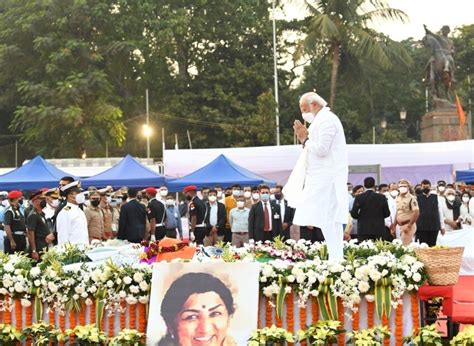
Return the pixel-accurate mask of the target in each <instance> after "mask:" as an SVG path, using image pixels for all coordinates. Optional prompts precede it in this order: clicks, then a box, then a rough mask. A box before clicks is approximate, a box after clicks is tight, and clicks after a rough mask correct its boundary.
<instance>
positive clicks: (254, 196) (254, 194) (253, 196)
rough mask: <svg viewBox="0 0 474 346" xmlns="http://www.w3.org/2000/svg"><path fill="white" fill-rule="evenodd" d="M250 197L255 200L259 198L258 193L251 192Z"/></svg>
mask: <svg viewBox="0 0 474 346" xmlns="http://www.w3.org/2000/svg"><path fill="white" fill-rule="evenodd" d="M252 198H253V199H254V200H255V201H257V200H259V199H260V194H258V193H253V194H252Z"/></svg>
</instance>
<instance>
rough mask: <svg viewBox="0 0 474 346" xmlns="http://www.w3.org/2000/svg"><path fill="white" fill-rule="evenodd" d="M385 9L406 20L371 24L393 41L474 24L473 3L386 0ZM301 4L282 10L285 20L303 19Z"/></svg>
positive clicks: (298, 0) (470, 0) (298, 1)
mask: <svg viewBox="0 0 474 346" xmlns="http://www.w3.org/2000/svg"><path fill="white" fill-rule="evenodd" d="M387 2H388V4H389V6H391V7H394V8H397V9H400V10H402V11H404V12H405V13H406V14H407V15H408V17H409V19H408V22H406V23H400V22H389V21H383V22H379V23H374V25H373V28H374V29H376V30H378V31H381V32H383V33H385V34H387V35H388V36H390V37H391V38H392V39H393V40H397V41H399V40H403V39H406V38H408V37H413V38H414V39H418V40H420V39H421V38H422V37H423V34H424V29H423V24H426V25H427V26H428V28H429V29H430V30H431V31H433V32H435V31H438V30H439V29H441V27H442V26H443V25H449V26H450V27H451V31H453V29H454V28H455V27H457V26H461V25H464V24H474V0H387ZM304 9H305V6H304V0H293V1H291V3H290V4H289V5H287V6H286V8H285V12H286V14H287V16H289V17H294V18H298V17H299V18H300V17H302V16H303V15H304V11H305V10H304Z"/></svg>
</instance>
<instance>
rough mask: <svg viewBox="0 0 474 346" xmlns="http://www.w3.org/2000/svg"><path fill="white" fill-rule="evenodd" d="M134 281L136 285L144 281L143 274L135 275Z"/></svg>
mask: <svg viewBox="0 0 474 346" xmlns="http://www.w3.org/2000/svg"><path fill="white" fill-rule="evenodd" d="M133 280H134V281H135V282H136V283H140V282H142V281H143V274H142V273H140V272H137V273H135V274H133Z"/></svg>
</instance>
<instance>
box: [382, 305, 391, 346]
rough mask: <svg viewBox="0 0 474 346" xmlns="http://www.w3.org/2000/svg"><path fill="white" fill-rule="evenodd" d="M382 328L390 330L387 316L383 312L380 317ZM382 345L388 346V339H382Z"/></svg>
mask: <svg viewBox="0 0 474 346" xmlns="http://www.w3.org/2000/svg"><path fill="white" fill-rule="evenodd" d="M382 326H385V327H389V328H390V326H389V325H388V318H387V314H386V313H385V312H384V313H383V315H382ZM383 344H384V346H390V338H387V339H384V340H383Z"/></svg>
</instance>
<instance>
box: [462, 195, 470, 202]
mask: <svg viewBox="0 0 474 346" xmlns="http://www.w3.org/2000/svg"><path fill="white" fill-rule="evenodd" d="M469 200H470V198H469V197H468V196H464V197H463V198H462V201H463V202H464V203H467V202H469Z"/></svg>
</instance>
